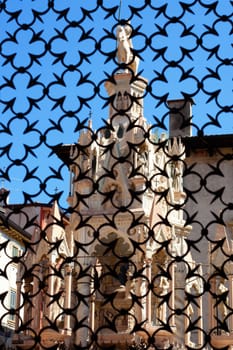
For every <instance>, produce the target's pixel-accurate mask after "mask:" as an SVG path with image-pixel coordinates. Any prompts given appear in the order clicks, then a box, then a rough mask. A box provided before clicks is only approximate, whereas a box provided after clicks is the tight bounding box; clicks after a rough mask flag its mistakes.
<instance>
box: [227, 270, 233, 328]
mask: <svg viewBox="0 0 233 350" xmlns="http://www.w3.org/2000/svg"><path fill="white" fill-rule="evenodd" d="M231 268H232V267H231ZM228 280H229V296H228V298H229V306H230V308H231V311H230V312H233V275H232V274H230V275H228ZM229 331H230V333H233V314H231V315H230V316H229Z"/></svg>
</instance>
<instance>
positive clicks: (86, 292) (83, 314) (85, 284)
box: [76, 276, 90, 346]
mask: <svg viewBox="0 0 233 350" xmlns="http://www.w3.org/2000/svg"><path fill="white" fill-rule="evenodd" d="M77 289H78V292H79V294H80V296H81V298H82V299H83V301H81V300H80V304H79V306H78V310H77V320H78V322H79V321H81V320H83V321H82V325H83V326H82V327H80V329H78V330H77V332H76V344H77V345H79V344H80V343H81V346H86V344H87V341H88V335H89V330H88V326H89V316H90V306H89V298H90V277H89V276H86V277H83V278H82V281H80V282H78V285H77ZM85 326H86V327H85Z"/></svg>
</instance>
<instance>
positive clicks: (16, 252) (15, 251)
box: [12, 245, 19, 258]
mask: <svg viewBox="0 0 233 350" xmlns="http://www.w3.org/2000/svg"><path fill="white" fill-rule="evenodd" d="M15 256H19V248H18V247H16V246H14V245H13V247H12V258H14V257H15Z"/></svg>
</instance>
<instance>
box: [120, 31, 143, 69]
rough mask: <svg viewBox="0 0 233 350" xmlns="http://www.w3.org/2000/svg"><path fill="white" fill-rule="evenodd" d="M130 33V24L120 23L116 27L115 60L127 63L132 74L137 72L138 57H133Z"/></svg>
mask: <svg viewBox="0 0 233 350" xmlns="http://www.w3.org/2000/svg"><path fill="white" fill-rule="evenodd" d="M131 33H132V28H131V27H130V25H125V26H122V25H120V26H118V27H117V33H116V36H117V60H118V62H119V63H125V64H128V67H129V68H130V70H132V71H133V73H134V74H137V70H138V65H139V58H138V57H136V56H135V57H134V55H133V52H132V48H133V45H132V41H131V39H130V35H131Z"/></svg>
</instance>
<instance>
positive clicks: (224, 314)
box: [217, 279, 229, 321]
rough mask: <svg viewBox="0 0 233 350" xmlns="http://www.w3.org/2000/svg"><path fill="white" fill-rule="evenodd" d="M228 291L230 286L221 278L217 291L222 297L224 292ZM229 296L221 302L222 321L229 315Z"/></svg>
mask: <svg viewBox="0 0 233 350" xmlns="http://www.w3.org/2000/svg"><path fill="white" fill-rule="evenodd" d="M227 292H228V288H227V287H226V286H225V284H224V280H223V279H221V280H220V281H219V284H218V288H217V293H218V295H219V296H220V298H221V295H223V294H224V293H227ZM228 301H229V300H228V297H226V298H225V299H224V297H223V300H222V301H221V302H220V303H219V311H220V316H221V321H223V320H224V319H225V318H226V317H227V303H228Z"/></svg>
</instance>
